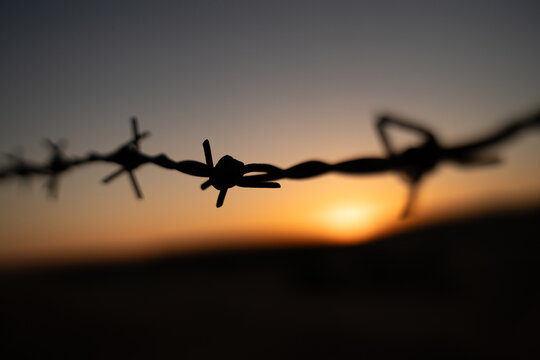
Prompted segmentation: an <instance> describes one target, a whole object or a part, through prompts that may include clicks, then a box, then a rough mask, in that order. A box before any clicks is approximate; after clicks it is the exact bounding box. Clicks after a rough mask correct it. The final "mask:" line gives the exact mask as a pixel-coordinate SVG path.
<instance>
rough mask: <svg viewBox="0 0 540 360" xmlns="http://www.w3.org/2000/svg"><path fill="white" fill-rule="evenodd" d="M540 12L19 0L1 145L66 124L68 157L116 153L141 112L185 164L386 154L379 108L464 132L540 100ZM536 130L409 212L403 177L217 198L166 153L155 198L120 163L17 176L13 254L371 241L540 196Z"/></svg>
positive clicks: (448, 177)
mask: <svg viewBox="0 0 540 360" xmlns="http://www.w3.org/2000/svg"><path fill="white" fill-rule="evenodd" d="M539 16H540V3H539V2H538V1H532V0H531V1H525V0H519V1H518V0H515V1H496V0H493V1H471V0H467V1H457V0H456V1H448V2H434V1H427V0H425V1H406V0H405V1H376V2H375V1H290V0H289V1H110V0H109V1H87V2H82V1H77V2H74V1H54V0H52V1H46V2H44V1H24V2H20V1H3V2H2V3H1V4H0V50H1V51H0V53H1V55H0V78H1V81H0V101H1V106H0V119H1V120H0V151H2V152H10V151H12V150H13V149H14V148H15V147H17V146H23V147H24V149H25V157H27V158H28V159H32V160H36V161H45V160H46V158H47V153H46V151H45V150H46V148H45V147H43V144H42V139H43V138H51V139H53V140H57V139H60V138H66V139H68V140H69V147H68V148H67V153H68V155H81V156H82V155H84V154H86V153H88V152H89V151H91V150H92V151H97V152H108V151H111V150H113V149H115V148H116V147H117V146H118V145H120V144H121V143H123V142H124V141H126V140H128V139H129V136H130V129H129V118H130V117H131V116H134V115H135V116H137V117H138V118H139V120H140V123H141V128H142V129H143V130H146V129H147V130H150V131H151V132H152V136H151V137H150V138H149V139H147V140H145V141H143V142H142V150H143V151H144V152H145V153H148V154H158V153H166V154H168V156H170V157H171V158H172V159H174V160H178V161H179V160H198V161H204V154H203V149H202V142H203V140H204V139H209V140H210V142H211V144H212V150H213V153H214V157H215V160H216V161H217V159H219V158H220V157H221V156H223V155H226V154H229V155H232V156H233V157H235V158H237V159H238V160H241V161H243V162H245V163H253V162H263V163H270V164H275V165H277V166H280V167H287V166H291V165H294V164H296V163H299V162H302V161H305V160H312V159H320V160H324V161H328V162H337V161H341V160H346V159H350V158H356V157H363V156H383V155H384V152H383V151H382V146H381V144H380V143H379V138H378V137H377V134H376V132H375V128H374V122H375V119H376V117H377V116H378V115H379V114H381V113H384V112H386V111H391V112H392V113H395V114H399V115H403V116H405V117H407V118H410V119H415V120H417V122H418V123H422V124H425V125H426V126H429V127H430V128H432V129H435V130H436V131H437V133H438V134H440V136H441V138H442V140H443V141H444V142H445V143H448V144H452V143H454V142H460V141H462V140H466V139H473V138H474V137H475V136H476V135H483V134H484V133H486V132H489V131H491V130H493V129H494V128H496V127H497V126H499V125H501V124H504V122H505V120H510V119H512V118H514V117H515V116H521V115H524V114H526V113H527V112H529V111H531V110H534V109H535V108H537V107H538V106H540V67H539V66H538V64H540V42H539V41H538V35H539V34H540V22H539V21H538V18H539ZM396 136H397V137H399V136H400V135H399V134H396ZM539 140H540V138H539V136H538V132H536V133H529V134H525V135H523V136H522V137H521V138H520V139H518V140H517V141H515V142H512V143H510V144H507V145H504V146H502V147H500V148H496V149H494V150H495V151H496V153H498V154H499V155H500V156H501V157H502V158H503V160H504V162H503V164H502V165H500V166H497V167H485V168H480V169H471V170H467V171H461V170H459V169H457V168H455V167H452V166H450V165H448V166H442V167H441V168H440V169H439V171H437V172H436V173H435V174H434V175H433V176H430V177H429V178H428V179H427V180H426V181H425V184H424V186H423V187H422V189H421V193H420V197H419V199H418V203H417V204H416V207H415V214H414V217H413V218H412V220H408V221H405V223H404V222H403V221H400V220H398V217H399V213H400V211H401V208H402V206H403V203H404V201H405V199H406V194H407V188H406V186H405V185H404V184H403V183H402V182H401V179H400V178H399V176H397V175H396V174H387V175H376V176H375V175H374V176H356V177H355V176H343V175H324V176H321V177H317V178H313V179H309V180H302V181H299V180H298V181H295V180H283V181H281V185H282V188H281V189H262V190H259V189H237V188H235V189H232V190H231V191H229V194H228V195H227V201H226V203H225V205H224V207H223V208H220V209H216V208H215V200H216V197H217V191H215V190H214V189H209V190H206V191H205V192H202V191H200V183H201V182H202V180H201V179H200V178H193V177H189V176H187V175H183V174H180V173H178V172H174V171H170V170H164V169H161V168H157V167H155V166H153V165H147V166H144V167H142V168H141V169H138V170H137V172H136V173H137V176H138V178H139V181H140V183H141V186H142V189H143V191H144V194H145V199H144V201H138V200H136V199H135V198H134V196H133V193H132V190H131V188H130V186H129V183H128V179H127V178H126V177H123V178H119V179H117V180H116V181H114V182H112V183H111V184H109V185H107V186H104V185H102V184H101V183H100V179H101V178H103V177H104V176H105V175H107V174H109V173H110V172H111V171H113V170H114V169H115V166H114V165H112V164H92V165H88V166H86V167H82V168H80V169H75V170H73V171H72V172H70V173H69V174H67V176H65V177H63V178H61V187H60V197H59V199H58V201H50V200H48V199H47V198H46V196H45V191H44V189H43V188H42V187H43V186H42V184H43V181H42V179H35V181H33V183H32V184H30V185H31V186H29V187H27V186H25V185H22V186H21V184H19V183H17V182H14V181H9V182H6V181H4V182H2V183H1V184H0V204H1V205H0V261H1V262H4V263H8V262H9V263H11V262H20V261H23V260H28V259H43V258H46V257H52V258H56V257H67V258H69V257H84V256H94V255H96V256H107V254H132V253H148V252H156V251H157V252H159V251H168V250H169V249H172V248H174V249H186V248H199V247H223V246H225V247H226V246H230V245H234V242H235V241H238V242H241V241H243V242H247V243H249V245H253V246H256V245H259V244H258V243H257V239H258V237H260V238H265V237H274V238H275V237H279V236H284V235H287V236H289V237H290V236H292V237H296V238H298V239H300V238H303V239H310V238H311V239H319V238H327V239H330V240H332V241H337V242H344V241H345V242H347V241H352V240H355V241H356V240H363V239H368V238H370V237H372V236H374V235H376V234H379V233H381V232H384V231H387V230H388V229H391V228H394V227H396V226H397V227H399V226H404V224H411V223H415V222H421V221H423V220H425V219H427V218H430V217H433V216H434V214H448V213H450V212H457V213H463V212H467V211H470V210H471V209H475V208H479V207H482V206H484V207H485V206H489V204H493V203H497V202H503V203H506V202H507V201H511V202H512V203H518V202H521V201H529V202H531V201H537V200H538V199H540V182H539V181H538V179H539V175H540V161H539V160H540V146H539ZM405 141H408V142H407V144H412V143H414V138H412V139H409V138H405ZM2 163H3V164H4V165H5V164H7V160H2ZM250 234H251V235H253V234H257V236H248V235H250ZM225 238H226V239H229V240H227V241H225V240H223V242H221V241H220V240H219V239H225ZM241 238H242V239H244V238H245V239H244V240H238V239H241ZM210 239H217V240H210ZM234 239H237V240H234ZM306 241H307V240H306ZM313 241H315V240H313Z"/></svg>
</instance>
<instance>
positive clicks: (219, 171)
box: [0, 111, 540, 217]
mask: <svg viewBox="0 0 540 360" xmlns="http://www.w3.org/2000/svg"><path fill="white" fill-rule="evenodd" d="M391 126H393V127H396V128H400V129H402V130H405V131H410V132H415V133H418V134H420V136H421V137H422V138H423V141H422V142H421V144H420V145H419V146H416V147H410V148H408V149H406V150H405V151H402V152H397V151H396V150H395V149H394V147H393V144H392V142H391V139H390V137H389V136H388V134H387V129H388V128H389V127H391ZM131 127H132V135H133V137H132V139H130V140H129V141H127V142H126V143H124V144H122V145H121V146H120V147H118V148H117V149H116V150H114V151H112V152H110V153H106V154H99V153H96V152H91V153H89V154H88V155H87V156H85V157H67V156H65V155H64V153H63V149H61V147H60V146H59V145H57V144H55V143H53V142H51V141H49V140H48V141H47V144H48V146H49V148H50V149H51V151H52V155H51V157H50V160H49V162H47V163H45V164H41V165H40V164H35V163H31V162H28V161H26V160H23V159H22V158H20V157H16V156H13V155H8V157H9V158H10V160H11V163H12V164H11V166H7V167H5V168H4V169H0V179H7V178H12V177H19V178H29V177H31V176H35V175H46V176H49V180H48V182H47V183H46V186H47V189H48V191H49V195H50V196H51V197H56V196H57V195H58V177H59V176H60V175H61V174H62V173H64V172H66V171H68V170H70V169H72V168H75V167H79V166H82V165H85V164H88V163H92V162H108V163H115V164H117V165H120V167H119V169H118V170H116V171H115V172H113V173H111V174H109V175H108V176H106V177H105V178H103V179H102V181H103V182H104V183H108V182H110V181H112V180H114V179H115V178H116V177H118V176H119V175H121V174H123V173H127V175H128V176H129V179H130V181H131V183H132V186H133V189H134V192H135V195H136V196H137V198H142V197H143V195H142V191H141V189H140V185H139V183H138V181H137V179H136V177H135V174H134V170H136V169H137V168H139V167H140V166H142V165H145V164H153V165H155V166H158V167H161V168H165V169H170V170H176V171H178V172H181V173H183V174H186V175H191V176H196V177H202V178H208V180H206V181H205V182H204V183H202V184H201V189H203V190H205V189H207V188H208V187H210V186H213V187H214V188H216V189H217V190H219V195H218V199H217V203H216V206H217V207H221V206H222V205H223V202H224V200H225V196H226V194H227V191H228V189H230V188H232V187H234V186H238V187H245V188H279V187H280V184H279V183H277V182H276V181H279V180H283V179H298V180H302V179H307V178H312V177H316V176H321V175H324V174H327V173H338V174H347V175H366V174H380V173H385V172H397V173H400V174H401V175H402V176H403V178H404V180H405V181H406V182H407V184H408V185H409V187H410V192H409V198H408V200H407V202H406V205H405V208H404V210H403V212H402V217H407V216H408V215H409V214H410V211H411V208H412V206H413V203H414V199H415V198H416V195H417V192H418V188H419V185H420V183H421V180H422V179H423V178H424V177H425V175H426V174H428V173H430V172H432V171H433V170H434V169H435V168H436V166H437V165H438V164H439V163H443V162H452V163H455V164H458V165H465V166H469V165H491V164H497V163H499V159H498V158H497V157H493V156H486V154H485V153H484V151H485V150H486V149H488V148H490V147H493V146H495V145H499V144H501V143H503V142H505V141H508V140H510V139H511V138H513V137H515V136H516V135H518V134H519V133H521V132H523V131H525V130H529V129H532V128H535V127H536V128H540V111H538V112H535V113H533V114H531V115H528V116H525V117H522V118H519V119H516V120H514V121H510V122H509V123H508V124H506V125H505V126H503V127H501V128H499V129H496V130H495V131H494V132H492V133H491V134H488V135H487V136H484V137H481V138H478V139H477V140H475V141H470V142H467V143H463V144H460V145H457V146H450V147H445V146H442V145H441V144H440V143H439V141H438V139H437V137H436V136H435V134H434V133H433V132H432V131H430V130H428V129H427V128H425V127H423V126H420V125H418V124H415V123H414V122H413V121H409V120H404V119H402V118H399V117H396V116H392V115H384V116H381V117H379V119H378V121H377V123H376V129H377V131H378V134H379V136H380V139H381V141H382V144H383V146H384V150H385V152H386V156H384V157H366V158H357V159H352V160H347V161H342V162H338V163H326V162H323V161H319V160H310V161H305V162H301V163H299V164H296V165H294V166H291V167H289V168H285V169H283V168H280V167H278V166H275V165H271V164H259V163H254V164H244V163H243V162H241V161H238V160H236V159H234V158H233V157H232V156H230V155H225V156H223V157H222V158H221V159H220V160H219V161H218V162H217V164H215V165H214V162H213V158H212V152H211V148H210V142H209V141H208V140H205V141H204V142H203V150H204V157H205V162H199V161H195V160H183V161H174V160H172V159H170V158H169V157H168V156H167V155H166V154H158V155H155V156H150V155H147V154H145V153H143V152H141V150H140V141H141V140H143V139H144V138H146V137H148V136H149V135H150V133H149V132H143V133H140V132H139V127H138V122H137V119H136V118H132V119H131Z"/></svg>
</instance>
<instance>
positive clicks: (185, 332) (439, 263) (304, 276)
mask: <svg viewBox="0 0 540 360" xmlns="http://www.w3.org/2000/svg"><path fill="white" fill-rule="evenodd" d="M539 223H540V207H536V208H532V209H530V208H529V209H528V210H522V211H519V212H500V213H495V214H490V215H484V216H482V217H477V218H470V219H466V220H459V221H453V222H447V223H442V224H438V225H433V226H430V227H425V228H423V229H418V230H413V231H409V232H407V233H403V234H399V235H394V236H391V237H387V238H385V239H381V240H379V241H376V242H372V243H368V244H363V245H356V246H350V247H311V248H310V247H297V248H274V249H267V250H238V251H228V252H216V253H205V254H203V253H201V254H195V255H194V254H192V255H183V256H170V257H168V258H161V259H155V260H148V261H145V262H139V263H117V264H113V263H110V264H101V265H85V266H83V265H81V266H70V267H58V268H47V269H42V270H41V271H39V270H38V269H33V270H27V271H23V270H18V271H11V272H6V271H5V272H4V273H2V274H1V275H0V288H1V289H2V295H1V296H0V324H1V325H0V326H1V328H2V329H1V330H2V334H3V335H2V336H3V338H2V344H3V345H2V346H1V347H0V356H1V357H2V358H4V359H8V358H9V359H12V358H17V357H32V358H42V357H45V356H47V355H49V356H53V357H54V358H77V359H79V358H129V359H133V358H145V359H148V358H175V359H215V358H246V359H247V358H249V359H261V358H263V359H283V358H286V359H300V358H306V359H334V358H356V359H363V358H387V357H391V358H399V359H410V358H415V359H417V358H430V359H440V358H460V359H463V358H512V359H523V358H530V359H532V358H537V356H538V355H540V342H539V341H538V339H539V338H540V336H539V335H540V330H539V324H540V292H539V284H538V275H537V274H539V273H540V271H539V267H540V261H539V260H540V255H539V251H538V250H539V245H538V241H539V239H540V227H539V226H538V224H539ZM3 353H10V356H9V357H6V356H3ZM13 354H15V356H14V355H13Z"/></svg>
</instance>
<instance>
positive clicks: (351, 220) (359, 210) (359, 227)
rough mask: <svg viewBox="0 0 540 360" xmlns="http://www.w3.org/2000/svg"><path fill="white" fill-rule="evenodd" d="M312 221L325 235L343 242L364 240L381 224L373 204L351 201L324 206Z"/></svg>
mask: <svg viewBox="0 0 540 360" xmlns="http://www.w3.org/2000/svg"><path fill="white" fill-rule="evenodd" d="M314 221H315V222H317V226H318V227H319V228H321V231H322V232H324V233H325V234H327V236H329V237H331V238H333V239H335V240H336V241H338V242H345V243H348V242H351V241H354V242H357V241H359V240H365V239H367V238H368V237H370V236H372V235H373V234H374V233H375V232H377V231H379V230H380V229H381V227H382V226H383V222H382V221H381V219H380V213H379V211H378V210H377V208H376V207H375V206H374V205H371V204H363V203H351V202H345V203H336V204H332V205H330V206H329V207H326V208H324V209H323V210H321V211H320V212H318V213H317V214H316V216H315V218H314Z"/></svg>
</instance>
